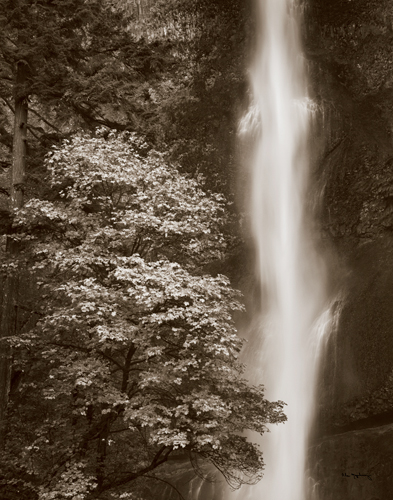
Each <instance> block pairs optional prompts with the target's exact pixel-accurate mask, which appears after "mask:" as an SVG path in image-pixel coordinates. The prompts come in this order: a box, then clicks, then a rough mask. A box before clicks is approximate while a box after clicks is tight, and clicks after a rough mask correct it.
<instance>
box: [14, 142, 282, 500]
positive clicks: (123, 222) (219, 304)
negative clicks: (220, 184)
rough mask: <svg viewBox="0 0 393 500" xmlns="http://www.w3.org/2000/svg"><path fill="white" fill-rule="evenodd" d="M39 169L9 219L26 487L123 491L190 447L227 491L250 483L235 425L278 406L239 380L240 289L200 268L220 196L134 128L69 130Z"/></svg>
mask: <svg viewBox="0 0 393 500" xmlns="http://www.w3.org/2000/svg"><path fill="white" fill-rule="evenodd" d="M46 165H47V168H48V176H49V180H50V186H51V193H50V196H48V199H46V200H43V199H30V200H29V201H27V203H26V204H25V206H24V208H22V209H20V210H18V211H17V212H16V214H15V218H14V237H15V238H17V239H19V240H21V243H20V245H21V246H22V248H23V251H21V253H20V259H21V261H22V262H23V265H24V266H27V268H28V271H29V275H30V276H31V277H34V282H35V283H36V286H37V297H39V301H38V303H37V304H36V305H35V309H36V310H37V313H36V315H37V317H39V320H38V321H37V322H36V323H35V325H34V326H33V327H32V328H29V329H27V330H26V331H25V333H24V334H23V335H20V336H19V337H18V338H17V339H13V344H14V346H15V352H16V353H19V354H18V355H19V356H20V359H21V363H22V364H23V363H24V367H25V368H24V370H25V372H26V373H27V372H29V376H27V375H26V377H25V378H26V381H25V388H24V386H23V384H22V386H21V389H20V391H22V392H23V391H25V393H24V398H20V402H19V404H17V403H15V404H14V406H12V407H11V409H10V414H11V422H12V423H11V424H10V425H12V426H13V427H12V430H13V435H15V436H16V435H18V436H19V437H18V439H12V438H10V441H9V442H10V445H9V452H10V453H12V454H13V460H14V462H15V461H18V466H19V467H23V468H24V470H25V471H27V472H26V473H28V474H29V484H30V487H31V488H33V489H34V491H35V492H36V494H37V495H38V498H40V499H41V500H50V499H63V498H64V499H65V498H74V499H84V498H86V499H88V498H118V496H111V495H119V494H121V493H122V492H124V491H130V488H131V485H132V484H133V482H134V483H135V481H136V480H137V479H139V478H141V477H143V476H145V475H147V474H148V473H149V472H151V471H153V470H156V473H158V472H159V470H160V466H161V465H162V464H164V463H165V462H167V461H168V460H169V459H170V458H171V457H173V456H179V455H181V454H183V455H185V454H187V453H188V454H190V455H191V456H199V457H201V458H202V459H204V460H206V461H208V462H210V463H212V464H213V465H214V466H216V467H217V468H218V469H219V470H220V471H221V472H222V474H223V475H224V477H225V478H226V479H227V480H228V482H229V483H230V484H231V485H232V486H233V487H237V486H239V485H240V484H242V483H247V482H253V481H255V480H258V479H259V478H260V477H261V471H262V469H263V461H262V454H261V452H260V450H259V449H258V447H257V445H255V444H253V443H251V442H249V441H248V440H247V439H246V438H245V437H244V431H245V430H247V429H249V430H251V431H256V432H257V433H260V434H262V433H263V432H264V431H265V430H266V427H265V426H266V423H269V422H270V423H278V422H282V421H284V420H285V416H284V414H283V412H282V408H283V403H282V402H274V403H273V402H269V401H267V400H266V399H265V398H264V393H263V387H262V386H259V387H253V386H250V385H249V384H248V383H247V381H246V380H245V379H244V378H243V375H242V373H243V367H242V365H241V364H240V362H239V360H238V355H239V352H240V350H241V347H242V340H241V339H240V338H239V337H238V335H237V332H236V329H235V325H234V322H233V319H232V315H233V312H234V311H241V310H242V309H243V306H242V304H241V302H240V294H239V292H237V291H236V290H234V289H233V288H232V287H231V286H230V283H229V281H228V279H227V278H226V277H225V276H222V275H218V276H215V277H212V276H210V275H207V274H205V273H204V272H203V266H204V265H205V264H207V263H208V262H211V261H212V260H215V259H217V258H220V257H222V256H223V254H224V252H225V241H226V240H225V238H224V236H223V235H222V234H221V232H220V228H221V227H222V226H223V225H224V224H225V223H226V222H227V219H228V215H227V212H226V208H225V200H224V199H223V197H222V196H220V195H218V194H207V193H205V192H204V191H202V190H201V188H200V187H199V185H198V182H197V181H196V180H194V179H191V178H188V177H184V176H182V175H181V174H180V173H179V172H178V170H177V169H176V168H175V167H174V166H171V165H168V164H167V163H166V162H165V161H164V158H163V156H162V155H161V154H159V153H157V152H155V151H152V150H149V148H148V146H147V145H146V144H145V143H144V141H143V140H142V139H140V138H138V137H137V136H136V135H135V134H130V133H122V134H115V133H111V134H109V135H108V136H105V134H104V133H103V132H101V133H100V132H98V133H97V134H96V135H95V136H93V137H92V136H87V135H78V136H76V137H74V138H73V139H71V140H68V141H64V143H63V144H62V145H61V146H60V147H57V148H55V149H53V150H52V151H51V153H50V154H49V155H48V157H47V160H46ZM5 265H6V264H5ZM28 367H29V368H28ZM37 367H39V370H38V368H37ZM21 416H22V418H23V419H24V421H21ZM20 436H23V439H22V438H21V437H20ZM15 457H17V458H15Z"/></svg>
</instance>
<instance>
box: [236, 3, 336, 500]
mask: <svg viewBox="0 0 393 500" xmlns="http://www.w3.org/2000/svg"><path fill="white" fill-rule="evenodd" d="M294 2H295V0H259V16H260V39H259V43H258V45H259V47H260V48H259V49H258V51H257V54H256V58H255V62H254V66H253V68H252V85H253V93H254V103H255V106H256V108H257V115H258V116H259V117H260V122H261V137H260V140H259V143H258V145H257V148H256V153H255V157H254V160H253V173H252V197H251V205H250V211H251V218H252V231H253V236H254V239H255V242H256V247H257V252H258V268H259V280H260V284H261V290H262V304H261V309H262V320H261V323H262V326H261V329H262V338H263V341H262V345H261V346H260V349H259V353H258V355H257V356H256V355H255V350H256V343H257V341H256V340H255V339H251V342H250V343H251V347H252V351H253V359H251V357H250V356H249V357H248V359H247V361H248V364H250V363H251V364H253V365H254V367H255V369H256V370H257V371H259V380H258V382H261V383H263V384H264V385H265V388H266V397H267V398H268V399H269V400H271V401H274V400H283V401H285V402H286V403H287V406H286V407H285V412H286V414H287V416H288V421H287V422H286V423H285V424H280V425H279V426H277V427H273V428H272V429H271V432H270V433H268V434H266V435H265V436H264V437H263V438H262V440H261V447H262V451H263V453H264V460H265V463H266V468H265V474H264V478H263V479H262V480H261V481H260V483H259V484H258V485H256V486H254V487H250V488H248V489H247V490H246V492H245V491H244V490H242V491H241V493H240V494H239V496H238V497H237V498H242V499H245V498H249V499H252V500H305V499H306V498H307V492H306V480H305V477H304V476H305V462H306V446H307V439H308V433H309V429H310V425H311V419H312V414H313V392H314V385H315V379H316V376H317V358H318V353H317V351H318V344H319V343H320V338H319V337H320V335H321V334H322V333H323V331H324V329H323V328H322V329H321V327H318V326H317V325H318V318H319V317H320V316H321V314H322V312H323V303H324V266H323V262H322V259H321V258H320V257H319V256H318V254H317V251H316V250H315V248H314V245H313V239H312V234H311V231H310V222H311V217H310V214H308V213H307V208H306V200H305V198H306V196H307V188H308V177H309V168H308V167H309V166H308V158H307V136H308V129H309V119H310V106H309V105H308V103H309V102H310V101H309V100H308V98H307V94H306V82H305V75H304V70H303V57H302V52H301V47H300V41H299V33H298V26H297V21H296V16H295V13H294V10H295V9H294V5H293V4H294ZM254 115H255V112H254ZM323 322H326V316H325V317H322V323H323ZM319 324H321V323H320V322H319ZM256 357H257V358H258V359H256Z"/></svg>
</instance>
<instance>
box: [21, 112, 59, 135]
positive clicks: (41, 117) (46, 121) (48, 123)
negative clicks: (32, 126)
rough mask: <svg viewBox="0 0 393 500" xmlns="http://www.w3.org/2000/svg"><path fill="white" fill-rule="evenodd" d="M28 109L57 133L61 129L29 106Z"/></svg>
mask: <svg viewBox="0 0 393 500" xmlns="http://www.w3.org/2000/svg"><path fill="white" fill-rule="evenodd" d="M29 111H31V112H32V113H33V114H34V115H36V116H38V118H39V119H40V120H42V121H43V122H44V123H46V124H47V125H48V126H49V127H51V128H53V130H56V132H59V133H60V132H61V130H60V129H59V128H57V127H56V126H55V125H53V124H52V123H50V122H48V120H47V119H46V118H44V117H43V116H41V115H40V114H39V113H38V112H37V111H36V110H35V109H32V108H30V109H29Z"/></svg>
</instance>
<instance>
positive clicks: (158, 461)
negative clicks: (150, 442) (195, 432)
mask: <svg viewBox="0 0 393 500" xmlns="http://www.w3.org/2000/svg"><path fill="white" fill-rule="evenodd" d="M166 449H167V446H162V447H161V448H160V449H159V450H158V452H157V453H156V455H155V457H154V458H153V460H152V461H151V463H150V465H148V466H147V467H144V468H143V469H140V470H139V471H137V472H131V473H127V472H124V474H127V476H126V477H125V478H122V479H118V480H117V481H110V482H108V483H106V484H105V483H104V484H103V486H102V487H101V489H100V492H99V493H102V492H104V491H107V490H111V489H113V488H118V487H119V486H123V485H124V484H127V483H129V482H131V481H134V480H135V479H137V478H138V477H142V476H145V475H146V474H147V473H148V472H150V471H152V470H154V469H156V468H157V467H159V466H160V465H162V464H163V463H165V462H167V460H168V458H169V455H170V454H171V453H172V451H173V449H172V448H169V449H168V450H167V451H166V452H165V450H166ZM164 452H165V453H164Z"/></svg>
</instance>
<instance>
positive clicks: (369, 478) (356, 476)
mask: <svg viewBox="0 0 393 500" xmlns="http://www.w3.org/2000/svg"><path fill="white" fill-rule="evenodd" d="M341 476H342V477H353V478H354V479H359V477H367V479H368V480H370V481H372V477H371V475H370V474H354V473H353V472H352V473H351V474H347V473H346V472H342V473H341Z"/></svg>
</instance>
